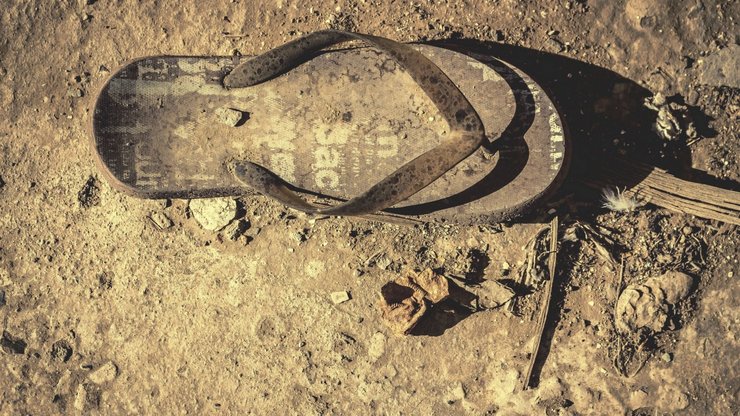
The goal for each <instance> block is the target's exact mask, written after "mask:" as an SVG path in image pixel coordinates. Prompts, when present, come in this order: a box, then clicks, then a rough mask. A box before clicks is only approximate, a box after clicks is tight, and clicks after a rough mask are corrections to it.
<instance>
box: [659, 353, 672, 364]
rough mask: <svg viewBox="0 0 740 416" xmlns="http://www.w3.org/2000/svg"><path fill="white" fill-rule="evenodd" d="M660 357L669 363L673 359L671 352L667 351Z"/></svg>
mask: <svg viewBox="0 0 740 416" xmlns="http://www.w3.org/2000/svg"><path fill="white" fill-rule="evenodd" d="M660 359H661V360H663V361H665V362H667V363H670V362H671V361H673V356H672V355H671V353H669V352H666V353H664V354H663V355H661V356H660Z"/></svg>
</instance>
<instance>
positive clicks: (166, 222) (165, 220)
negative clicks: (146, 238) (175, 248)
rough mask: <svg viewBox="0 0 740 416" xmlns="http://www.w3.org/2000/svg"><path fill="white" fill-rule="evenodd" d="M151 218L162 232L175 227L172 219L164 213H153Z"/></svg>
mask: <svg viewBox="0 0 740 416" xmlns="http://www.w3.org/2000/svg"><path fill="white" fill-rule="evenodd" d="M149 218H151V219H152V222H153V223H154V225H156V226H157V228H159V229H160V230H165V229H167V228H170V227H172V226H173V225H174V223H173V222H172V220H171V219H170V217H168V216H167V214H165V213H163V212H154V213H152V215H150V216H149Z"/></svg>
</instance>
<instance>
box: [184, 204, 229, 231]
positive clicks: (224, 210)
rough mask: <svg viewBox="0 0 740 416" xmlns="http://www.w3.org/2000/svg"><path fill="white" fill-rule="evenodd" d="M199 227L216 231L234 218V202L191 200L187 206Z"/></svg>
mask: <svg viewBox="0 0 740 416" xmlns="http://www.w3.org/2000/svg"><path fill="white" fill-rule="evenodd" d="M188 207H189V208H190V212H191V213H192V214H193V218H195V220H196V221H198V224H200V226H201V227H203V228H205V229H206V230H210V231H218V230H221V229H223V228H224V227H226V226H227V225H229V223H230V222H231V220H233V219H234V218H235V217H236V201H235V200H233V199H231V198H208V199H192V200H190V203H189V204H188Z"/></svg>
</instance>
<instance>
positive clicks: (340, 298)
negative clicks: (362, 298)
mask: <svg viewBox="0 0 740 416" xmlns="http://www.w3.org/2000/svg"><path fill="white" fill-rule="evenodd" d="M329 297H331V301H332V302H334V304H335V305H339V304H340V303H344V302H347V301H348V300H350V296H349V292H347V291H344V290H343V291H340V292H332V293H331V294H330V295H329Z"/></svg>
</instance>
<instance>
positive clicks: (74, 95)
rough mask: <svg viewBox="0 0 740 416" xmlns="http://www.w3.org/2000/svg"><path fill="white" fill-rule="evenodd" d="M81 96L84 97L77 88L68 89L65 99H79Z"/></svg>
mask: <svg viewBox="0 0 740 416" xmlns="http://www.w3.org/2000/svg"><path fill="white" fill-rule="evenodd" d="M83 95H85V93H84V92H83V91H82V90H81V89H79V88H77V87H70V88H69V89H67V97H70V98H80V97H82V96H83Z"/></svg>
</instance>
